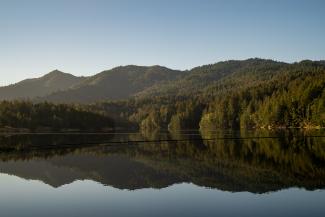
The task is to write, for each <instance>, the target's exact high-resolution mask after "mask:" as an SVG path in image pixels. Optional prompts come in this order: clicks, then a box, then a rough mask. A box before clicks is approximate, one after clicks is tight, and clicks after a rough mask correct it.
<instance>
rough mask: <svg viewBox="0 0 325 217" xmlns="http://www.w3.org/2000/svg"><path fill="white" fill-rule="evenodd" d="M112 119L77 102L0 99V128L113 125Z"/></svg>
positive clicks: (103, 127) (101, 126)
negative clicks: (59, 103)
mask: <svg viewBox="0 0 325 217" xmlns="http://www.w3.org/2000/svg"><path fill="white" fill-rule="evenodd" d="M113 128H114V121H113V120H112V119H111V118H109V117H107V116H103V115H99V114H96V113H92V112H88V111H85V110H83V109H82V108H78V107H77V106H71V105H70V106H68V105H63V104H61V105H55V104H50V103H38V104H35V103H31V102H25V101H13V102H10V101H3V102H1V103H0V129H1V130H2V131H10V130H14V131H15V130H16V129H20V130H23V129H25V130H28V131H30V130H32V131H62V130H78V131H80V130H81V131H83V130H87V131H89V130H105V129H113Z"/></svg>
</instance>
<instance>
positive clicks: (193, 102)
mask: <svg viewBox="0 0 325 217" xmlns="http://www.w3.org/2000/svg"><path fill="white" fill-rule="evenodd" d="M110 103H112V102H110ZM116 103H117V102H116ZM118 103H119V104H120V105H121V107H123V104H124V109H122V110H127V115H125V116H124V118H125V119H127V120H128V121H129V122H131V123H133V124H134V125H138V126H140V127H141V128H146V129H149V128H154V129H160V128H169V129H171V130H175V129H193V128H199V127H200V128H240V127H242V128H278V127H313V128H315V127H325V112H324V111H325V107H324V103H325V66H324V65H323V64H320V63H319V62H312V61H302V62H300V63H294V64H285V63H279V62H274V61H271V60H260V59H250V60H245V61H228V62H221V63H217V64H214V65H208V66H204V67H198V68H194V69H193V70H191V71H189V72H188V75H186V76H183V77H182V78H181V79H178V80H176V81H170V82H168V83H165V84H159V85H156V86H155V88H153V89H150V88H149V89H147V91H146V92H142V94H139V95H138V97H135V98H132V99H130V100H126V101H123V102H122V101H119V102H118ZM103 104H105V103H103ZM106 105H107V103H106ZM97 107H99V108H100V107H101V106H100V104H98V105H97ZM123 114H125V113H123Z"/></svg>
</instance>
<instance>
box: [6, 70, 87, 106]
mask: <svg viewBox="0 0 325 217" xmlns="http://www.w3.org/2000/svg"><path fill="white" fill-rule="evenodd" d="M84 79H85V78H84V77H76V76H73V75H71V74H67V73H63V72H61V71H58V70H54V71H52V72H50V73H48V74H46V75H44V76H43V77H40V78H33V79H26V80H23V81H21V82H19V83H16V84H13V85H9V86H6V87H0V100H15V99H33V98H35V97H43V96H46V95H48V94H50V93H53V92H56V91H60V90H66V89H68V88H70V87H72V86H74V85H76V84H78V83H80V82H81V81H83V80H84Z"/></svg>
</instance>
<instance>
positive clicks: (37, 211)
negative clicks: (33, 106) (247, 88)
mask: <svg viewBox="0 0 325 217" xmlns="http://www.w3.org/2000/svg"><path fill="white" fill-rule="evenodd" d="M322 134H323V133H322V132H308V133H306V132H287V131H286V132H213V131H211V132H200V133H199V132H195V131H188V132H177V133H157V132H155V133H152V132H151V133H116V134H105V135H103V134H102V135H99V134H97V135H94V134H81V135H1V136H0V192H1V194H0V212H1V216H33V217H34V216H164V217H165V216H325V191H324V190H323V189H324V187H325V138H324V137H322Z"/></svg>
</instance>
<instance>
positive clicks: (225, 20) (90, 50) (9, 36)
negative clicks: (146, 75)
mask: <svg viewBox="0 0 325 217" xmlns="http://www.w3.org/2000/svg"><path fill="white" fill-rule="evenodd" d="M250 57H261V58H270V59H275V60H281V61H287V62H293V61H300V60H302V59H313V60H319V59H325V1H323V0H319V1H317V0H305V1H302V0H291V1H290V0H272V1H271V0H270V1H267V0H265V1H264V0H237V1H236V0H223V1H222V0H220V1H218V0H215V1H213V0H196V1H194V0H160V1H159V0H112V1H110V0H28V1H27V0H26V1H25V0H0V74H1V80H0V85H5V84H9V83H13V82H16V81H19V80H21V79H24V78H27V77H37V76H40V75H43V74H45V73H47V72H49V71H51V70H53V69H60V70H62V71H65V72H68V73H72V74H75V75H92V74H95V73H97V72H100V71H102V70H104V69H109V68H112V67H115V66H118V65H127V64H137V65H155V64H159V65H164V66H167V67H171V68H175V69H189V68H191V67H193V66H197V65H202V64H207V63H214V62H217V61H220V60H227V59H246V58H250Z"/></svg>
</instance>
